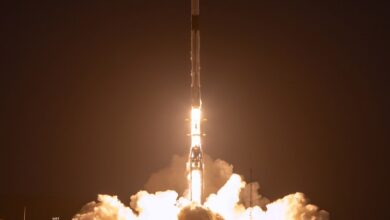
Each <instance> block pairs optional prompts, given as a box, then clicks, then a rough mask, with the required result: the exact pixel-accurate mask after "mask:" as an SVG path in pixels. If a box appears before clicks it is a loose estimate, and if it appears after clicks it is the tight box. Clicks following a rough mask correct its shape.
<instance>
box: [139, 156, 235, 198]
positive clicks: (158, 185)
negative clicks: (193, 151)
mask: <svg viewBox="0 0 390 220" xmlns="http://www.w3.org/2000/svg"><path fill="white" fill-rule="evenodd" d="M187 161H188V156H187V155H183V156H178V155H174V156H173V159H172V161H171V163H170V164H169V166H168V167H166V168H164V169H162V170H159V171H158V172H156V173H154V174H152V175H151V176H150V178H149V179H148V181H147V182H146V184H145V190H147V191H148V192H158V191H164V190H166V189H172V190H175V191H176V192H179V193H180V194H181V195H184V194H185V191H186V190H187V187H188V181H187V177H186V166H185V164H186V163H187ZM204 163H205V167H206V169H205V172H204V175H205V178H204V181H205V182H204V186H205V188H204V194H205V195H210V194H211V193H216V192H217V191H218V189H220V188H221V187H222V186H223V185H224V184H225V183H226V181H227V180H228V179H229V177H230V176H231V175H232V174H233V166H232V165H230V164H228V163H227V162H225V161H223V160H220V159H217V160H213V159H212V158H211V157H210V156H208V155H207V154H204Z"/></svg>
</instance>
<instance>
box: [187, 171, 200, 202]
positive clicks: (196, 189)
mask: <svg viewBox="0 0 390 220" xmlns="http://www.w3.org/2000/svg"><path fill="white" fill-rule="evenodd" d="M190 175H191V179H190V181H191V199H192V202H194V203H196V204H201V200H202V174H201V172H200V170H192V171H191V174H190Z"/></svg>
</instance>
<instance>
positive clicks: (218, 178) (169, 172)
mask: <svg viewBox="0 0 390 220" xmlns="http://www.w3.org/2000/svg"><path fill="white" fill-rule="evenodd" d="M186 159H187V158H186V157H185V156H174V157H173V160H172V162H171V164H170V166H169V167H167V168H165V169H163V170H161V171H159V172H157V173H155V174H153V175H152V176H151V177H150V178H149V180H148V181H147V183H146V185H145V186H146V188H147V189H149V190H151V189H152V190H151V191H155V190H158V189H161V188H162V187H164V186H162V185H163V184H165V185H166V187H169V186H173V187H176V188H175V189H176V190H177V189H179V190H182V191H183V192H185V191H186V189H185V185H186V178H185V174H186V170H185V167H184V166H183V163H182V162H183V161H184V162H185V161H186ZM205 162H206V166H207V171H208V172H207V173H209V175H210V176H208V175H206V181H207V182H210V184H212V183H214V184H212V185H208V186H210V187H208V192H210V193H209V194H208V195H209V196H208V197H207V199H206V200H205V203H204V205H203V206H200V205H197V206H194V205H193V204H192V203H191V201H190V200H189V199H188V197H179V194H178V193H177V192H176V191H173V190H167V191H161V190H160V191H156V192H155V193H149V192H147V191H140V192H138V193H136V194H135V195H132V196H131V201H130V206H129V207H127V206H125V205H124V204H122V203H121V202H120V201H119V200H118V198H117V197H116V196H108V195H99V196H98V198H97V202H90V203H88V204H86V205H85V206H84V207H83V208H82V209H81V210H80V212H79V213H78V214H76V215H75V216H74V218H73V220H96V219H99V220H157V219H164V220H192V219H197V220H209V219H211V220H223V219H224V220H328V219H329V213H328V212H326V211H324V210H320V209H319V208H318V207H317V206H315V205H313V204H309V202H308V200H307V198H306V197H305V195H304V194H303V193H299V192H297V193H293V194H290V195H287V196H285V197H283V198H281V199H278V200H276V201H274V202H269V200H268V199H266V198H265V197H263V196H262V195H260V194H259V188H260V187H259V184H258V183H249V184H247V183H246V182H245V181H243V180H242V178H241V176H240V175H238V174H235V173H233V166H232V165H229V164H228V163H227V162H225V161H223V160H215V161H213V160H212V159H211V158H210V157H209V156H205ZM180 165H181V166H180ZM180 167H184V168H180ZM209 169H210V171H209ZM178 170H179V171H180V172H181V173H180V172H177V171H178ZM209 177H210V179H208V178H209ZM175 181H177V182H179V184H175V183H174V182H175ZM158 183H162V185H161V186H159V184H158ZM181 187H183V188H181ZM250 187H252V190H250ZM250 191H252V205H253V206H252V207H249V200H248V199H249V198H250V195H249V193H250Z"/></svg>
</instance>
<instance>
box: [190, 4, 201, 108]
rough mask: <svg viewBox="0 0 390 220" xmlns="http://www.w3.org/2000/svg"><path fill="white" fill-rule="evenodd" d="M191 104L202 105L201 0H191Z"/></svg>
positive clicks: (194, 105)
mask: <svg viewBox="0 0 390 220" xmlns="http://www.w3.org/2000/svg"><path fill="white" fill-rule="evenodd" d="M191 66H192V67H191V79H192V82H191V99H192V100H191V104H192V107H200V106H201V104H202V101H201V98H200V31H199V0H191Z"/></svg>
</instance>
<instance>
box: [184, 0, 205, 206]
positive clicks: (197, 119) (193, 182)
mask: <svg viewBox="0 0 390 220" xmlns="http://www.w3.org/2000/svg"><path fill="white" fill-rule="evenodd" d="M201 123H202V101H201V98H200V31H199V0H191V134H190V135H191V148H190V154H189V158H188V165H187V169H188V172H189V173H188V181H189V184H188V185H189V195H190V200H191V201H192V202H193V203H195V204H199V205H200V204H202V195H203V169H204V163H203V152H202V141H201V136H202V130H201V128H202V126H201Z"/></svg>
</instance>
